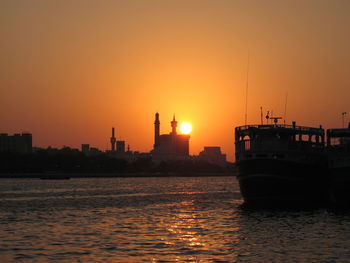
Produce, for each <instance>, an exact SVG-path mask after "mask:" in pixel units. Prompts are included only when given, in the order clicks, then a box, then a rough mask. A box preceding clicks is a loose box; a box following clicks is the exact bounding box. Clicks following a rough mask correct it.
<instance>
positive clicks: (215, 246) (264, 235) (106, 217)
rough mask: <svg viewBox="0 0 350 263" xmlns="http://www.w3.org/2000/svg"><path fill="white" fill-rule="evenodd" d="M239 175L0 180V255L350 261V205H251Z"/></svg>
mask: <svg viewBox="0 0 350 263" xmlns="http://www.w3.org/2000/svg"><path fill="white" fill-rule="evenodd" d="M241 204H242V199H241V196H240V193H239V187H238V183H237V181H236V179H235V178H234V177H191V178H188V177H187V178H185V177H169V178H88V179H71V180H39V179H1V180H0V262H264V263H265V262H350V212H347V211H329V210H327V209H315V210H307V211H305V210H304V211H303V210H300V211H298V210H285V211H283V210H278V211H273V210H263V209H260V210H253V209H246V208H244V207H242V206H241Z"/></svg>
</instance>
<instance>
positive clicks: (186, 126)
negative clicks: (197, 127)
mask: <svg viewBox="0 0 350 263" xmlns="http://www.w3.org/2000/svg"><path fill="white" fill-rule="evenodd" d="M180 131H181V133H183V134H190V133H191V131H192V125H191V123H189V122H183V123H181V125H180Z"/></svg>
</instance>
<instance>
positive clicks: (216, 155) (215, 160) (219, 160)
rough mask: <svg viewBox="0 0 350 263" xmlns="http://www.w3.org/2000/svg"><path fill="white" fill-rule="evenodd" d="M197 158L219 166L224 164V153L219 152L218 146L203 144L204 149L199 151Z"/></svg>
mask: <svg viewBox="0 0 350 263" xmlns="http://www.w3.org/2000/svg"><path fill="white" fill-rule="evenodd" d="M198 158H199V160H202V161H206V162H209V163H212V164H216V165H219V166H225V165H226V154H223V153H221V148H220V147H218V146H205V147H204V150H203V151H201V152H200V153H199V156H198Z"/></svg>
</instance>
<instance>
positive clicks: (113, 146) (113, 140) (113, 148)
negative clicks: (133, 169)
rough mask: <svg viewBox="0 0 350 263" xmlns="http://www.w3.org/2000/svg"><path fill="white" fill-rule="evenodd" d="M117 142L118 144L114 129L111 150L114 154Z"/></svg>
mask: <svg viewBox="0 0 350 263" xmlns="http://www.w3.org/2000/svg"><path fill="white" fill-rule="evenodd" d="M115 142H116V139H115V137H114V127H113V128H112V137H111V150H112V152H114V151H115Z"/></svg>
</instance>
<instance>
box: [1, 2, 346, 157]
mask: <svg viewBox="0 0 350 263" xmlns="http://www.w3.org/2000/svg"><path fill="white" fill-rule="evenodd" d="M349 14H350V1H347V0H332V1H331V0H329V1H325V0H303V1H301V0H300V1H299V0H284V1H279V0H275V1H273V0H266V1H261V0H242V1H235V0H227V1H225V0H213V1H208V0H200V1H199V0H186V1H185V0H166V1H164V0H147V1H146V0H125V1H118V0H114V1H108V0H105V1H97V0H96V1H90V0H81V1H79V0H75V1H66V0H59V1H58V0H57V1H56V0H51V1H47V0H32V1H28V0H15V1H14V0H1V1H0V37H1V41H0V58H1V59H0V132H1V133H9V134H12V133H17V132H22V131H28V132H31V133H32V134H33V144H34V146H38V147H47V146H53V147H59V148H60V147H62V146H64V145H66V146H71V147H76V148H80V145H81V144H83V143H89V144H90V145H91V146H94V147H99V148H100V149H102V150H106V149H107V148H109V145H110V144H109V137H110V136H111V127H115V129H116V136H117V139H123V140H126V143H127V144H130V147H131V149H132V150H134V151H141V152H146V151H149V150H151V149H152V147H153V143H154V142H153V138H154V135H153V131H154V127H153V122H154V114H155V113H156V112H157V111H158V112H159V114H160V122H161V133H168V132H170V130H171V127H170V121H171V119H172V116H173V114H175V115H176V119H177V120H178V121H179V123H181V122H184V121H188V122H190V123H191V124H192V126H193V131H192V133H191V139H190V152H191V154H198V153H199V152H200V151H201V150H202V149H203V147H204V146H221V147H222V151H223V152H224V153H226V154H227V155H228V159H229V160H231V161H232V160H234V127H236V126H240V125H244V124H245V108H246V90H247V89H246V88H247V80H248V96H247V97H248V103H247V109H248V110H247V122H248V124H259V123H260V107H262V108H263V112H264V115H265V112H266V111H267V110H269V111H270V112H271V111H273V115H274V116H281V117H286V122H287V123H291V122H292V121H293V120H295V121H296V122H297V124H299V125H305V126H319V125H320V124H322V125H323V127H325V128H336V127H341V126H342V114H341V113H342V112H348V113H349V115H350V104H349V101H350V77H349V76H350V49H349V47H350V15H349ZM248 61H249V63H248ZM248 64H249V66H248ZM247 75H248V76H247ZM287 94H288V95H287ZM286 97H287V99H286ZM286 102H287V103H286ZM285 106H287V107H286V109H287V110H286V114H285ZM345 117H346V122H348V121H350V116H348V117H347V116H345Z"/></svg>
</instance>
